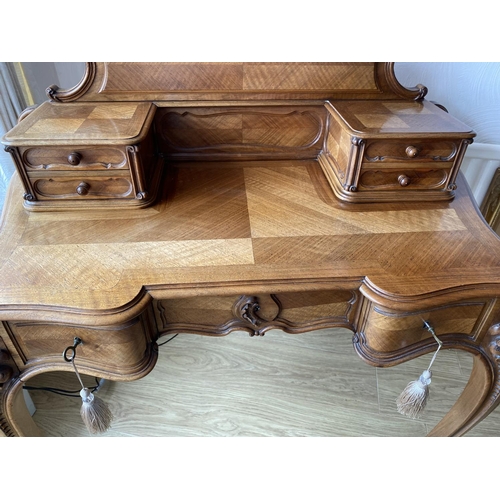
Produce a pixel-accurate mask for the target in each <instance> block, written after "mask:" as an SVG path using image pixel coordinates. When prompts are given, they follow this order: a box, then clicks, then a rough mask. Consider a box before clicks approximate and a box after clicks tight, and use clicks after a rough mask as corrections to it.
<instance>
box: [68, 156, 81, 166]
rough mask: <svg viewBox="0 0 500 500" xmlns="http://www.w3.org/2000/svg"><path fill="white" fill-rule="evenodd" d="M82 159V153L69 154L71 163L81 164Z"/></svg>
mask: <svg viewBox="0 0 500 500" xmlns="http://www.w3.org/2000/svg"><path fill="white" fill-rule="evenodd" d="M81 160H82V155H81V154H80V153H71V154H70V155H68V163H69V164H70V165H79V164H80V161H81Z"/></svg>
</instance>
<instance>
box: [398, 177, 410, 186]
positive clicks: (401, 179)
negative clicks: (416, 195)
mask: <svg viewBox="0 0 500 500" xmlns="http://www.w3.org/2000/svg"><path fill="white" fill-rule="evenodd" d="M398 181H399V185H400V186H403V187H405V186H408V184H410V182H411V179H410V178H409V177H408V176H407V175H403V174H401V175H400V176H399V177H398Z"/></svg>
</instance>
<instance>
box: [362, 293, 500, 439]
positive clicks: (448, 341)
mask: <svg viewBox="0 0 500 500" xmlns="http://www.w3.org/2000/svg"><path fill="white" fill-rule="evenodd" d="M424 321H426V322H428V323H429V324H430V325H431V326H432V327H433V328H434V330H435V332H436V334H437V336H438V337H439V339H440V340H441V341H442V343H443V345H442V348H443V349H460V350H463V351H466V352H469V353H471V354H472V355H473V356H474V364H473V369H472V371H471V375H470V378H469V382H468V384H467V385H466V387H465V389H464V391H463V392H462V394H461V395H460V397H459V398H458V400H457V401H456V403H455V405H454V406H453V407H452V408H451V409H450V411H449V412H448V413H447V414H446V415H445V417H444V418H443V419H442V420H441V421H440V422H439V424H438V425H436V427H435V428H434V429H433V430H432V431H431V432H430V433H429V436H461V435H463V434H465V433H466V432H467V431H469V430H470V429H471V428H472V427H474V425H476V424H477V423H479V422H480V421H481V420H483V419H484V418H485V417H486V416H487V415H488V414H489V413H490V412H491V411H493V410H494V409H495V407H496V406H497V405H498V403H499V401H500V400H499V396H500V324H499V321H500V303H499V301H498V300H497V299H496V298H491V297H486V298H485V297H478V298H475V299H466V300H463V301H455V302H451V303H449V304H446V305H439V306H436V307H431V308H429V307H427V308H426V309H422V310H415V309H414V310H412V311H410V312H405V311H401V310H394V309H392V310H391V309H390V308H388V307H383V306H380V305H376V304H374V303H373V302H371V301H369V300H366V301H365V304H364V308H363V311H362V313H361V315H360V317H359V322H358V324H357V328H356V332H355V334H354V337H353V343H354V348H355V351H356V352H357V353H358V355H359V356H360V357H361V358H362V359H363V360H365V361H366V362H367V363H369V364H371V365H373V366H378V367H389V366H394V365H398V364H400V363H403V362H405V361H409V360H411V359H415V358H417V357H419V356H422V355H424V354H428V353H432V352H435V351H436V342H435V340H434V338H433V337H432V335H431V333H430V332H429V331H427V329H426V328H424V325H423V322H424Z"/></svg>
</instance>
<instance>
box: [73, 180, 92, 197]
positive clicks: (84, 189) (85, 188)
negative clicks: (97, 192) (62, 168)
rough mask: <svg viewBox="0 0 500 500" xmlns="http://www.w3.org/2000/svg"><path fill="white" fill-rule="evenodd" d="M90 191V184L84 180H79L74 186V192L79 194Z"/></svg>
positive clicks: (83, 194)
mask: <svg viewBox="0 0 500 500" xmlns="http://www.w3.org/2000/svg"><path fill="white" fill-rule="evenodd" d="M89 191H90V184H87V183H86V182H80V184H78V186H77V187H76V192H77V193H78V194H79V195H80V196H85V195H86V194H89Z"/></svg>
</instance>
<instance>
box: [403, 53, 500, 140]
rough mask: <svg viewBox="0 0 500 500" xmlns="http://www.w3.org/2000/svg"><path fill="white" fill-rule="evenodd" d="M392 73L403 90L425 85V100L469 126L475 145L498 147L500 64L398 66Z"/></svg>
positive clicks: (418, 63) (499, 128)
mask: <svg viewBox="0 0 500 500" xmlns="http://www.w3.org/2000/svg"><path fill="white" fill-rule="evenodd" d="M395 71H396V76H397V78H398V80H399V81H400V82H401V83H402V84H403V85H404V86H405V87H414V86H415V85H417V84H418V83H422V84H423V85H425V86H426V87H427V88H428V89H429V92H428V94H427V96H426V99H428V100H429V101H435V102H438V103H440V104H442V105H443V106H445V107H446V108H447V109H448V111H449V112H450V114H451V115H453V116H455V117H456V118H458V119H459V120H461V121H463V122H464V123H466V124H467V125H469V126H470V127H471V128H472V129H473V130H474V131H475V132H476V134H477V137H476V138H475V139H474V141H475V142H478V143H487V144H500V62H463V63H461V62H453V63H449V62H432V63H425V62H417V63H407V62H400V63H396V64H395Z"/></svg>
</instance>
